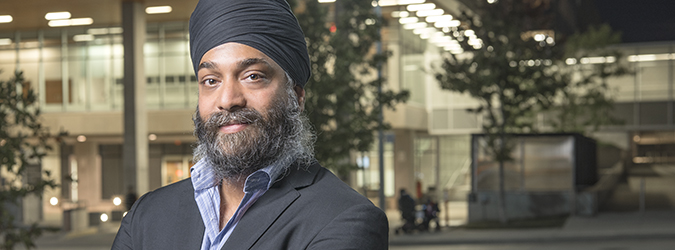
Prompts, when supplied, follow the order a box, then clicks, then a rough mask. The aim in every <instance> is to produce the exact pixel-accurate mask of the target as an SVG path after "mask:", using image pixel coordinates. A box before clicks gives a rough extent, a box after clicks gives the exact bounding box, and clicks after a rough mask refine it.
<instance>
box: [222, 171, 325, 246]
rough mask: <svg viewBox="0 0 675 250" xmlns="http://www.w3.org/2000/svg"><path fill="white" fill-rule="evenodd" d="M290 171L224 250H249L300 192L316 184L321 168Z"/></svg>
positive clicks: (236, 230)
mask: <svg viewBox="0 0 675 250" xmlns="http://www.w3.org/2000/svg"><path fill="white" fill-rule="evenodd" d="M291 168H292V169H289V173H288V175H287V176H285V177H283V178H282V179H281V180H280V181H278V182H276V183H275V184H274V185H272V187H271V188H270V189H269V190H267V192H266V193H265V194H264V195H263V196H261V197H260V199H258V201H256V203H254V204H253V206H251V208H249V210H248V211H247V212H246V213H245V214H244V216H243V217H242V218H241V221H239V224H238V225H237V227H235V228H234V231H232V234H231V235H230V238H229V239H228V240H227V241H226V242H225V244H224V245H223V248H222V249H250V248H251V247H252V246H253V245H254V244H255V243H256V242H257V241H258V240H259V239H260V237H262V235H263V234H264V233H265V232H266V231H267V230H268V229H269V228H270V227H271V226H272V224H273V223H274V222H275V221H276V220H277V218H279V216H281V215H282V214H283V213H284V211H286V208H288V207H289V206H290V205H291V204H293V202H295V201H296V200H297V199H298V198H299V197H300V193H299V192H298V191H297V190H298V189H301V188H303V187H307V186H309V185H312V184H313V183H314V180H315V177H316V175H317V173H318V172H319V170H320V169H321V166H320V165H319V164H318V163H314V164H312V165H310V166H309V167H306V168H297V167H294V166H291Z"/></svg>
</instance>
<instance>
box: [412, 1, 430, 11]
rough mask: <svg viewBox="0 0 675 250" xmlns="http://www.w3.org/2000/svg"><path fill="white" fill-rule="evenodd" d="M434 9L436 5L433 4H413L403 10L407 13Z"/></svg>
mask: <svg viewBox="0 0 675 250" xmlns="http://www.w3.org/2000/svg"><path fill="white" fill-rule="evenodd" d="M435 8H436V5H435V4H433V3H425V4H413V5H408V7H406V8H405V9H407V10H408V11H420V10H433V9H435Z"/></svg>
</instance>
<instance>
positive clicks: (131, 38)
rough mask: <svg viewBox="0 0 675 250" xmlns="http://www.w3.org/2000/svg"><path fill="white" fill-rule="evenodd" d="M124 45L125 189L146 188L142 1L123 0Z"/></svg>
mask: <svg viewBox="0 0 675 250" xmlns="http://www.w3.org/2000/svg"><path fill="white" fill-rule="evenodd" d="M122 28H123V30H124V31H123V34H122V36H123V45H124V145H123V153H122V158H123V160H122V163H123V164H124V180H123V183H124V191H125V192H126V189H127V187H129V186H131V187H133V189H134V190H135V191H136V193H137V194H138V195H142V194H144V193H145V192H147V191H148V139H147V134H148V133H147V132H148V125H147V124H148V123H147V112H146V108H145V97H146V96H145V70H144V67H143V63H144V62H143V59H144V58H143V45H144V44H145V8H144V4H143V2H142V1H139V0H123V1H122Z"/></svg>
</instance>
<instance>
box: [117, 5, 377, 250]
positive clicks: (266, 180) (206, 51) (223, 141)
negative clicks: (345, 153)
mask: <svg viewBox="0 0 675 250" xmlns="http://www.w3.org/2000/svg"><path fill="white" fill-rule="evenodd" d="M190 52H191V56H192V60H193V67H194V69H195V74H196V75H197V79H198V81H199V104H198V107H197V111H196V113H195V116H194V118H193V120H194V122H195V135H196V136H197V138H198V142H197V147H196V148H195V153H194V154H195V159H196V160H198V162H197V163H196V164H195V166H194V167H193V168H192V169H191V178H189V179H186V180H183V181H180V182H178V183H176V184H173V185H169V186H166V187H163V188H160V189H157V190H155V191H153V192H150V193H148V194H146V195H144V196H142V197H141V198H140V199H138V200H137V201H136V203H135V204H134V206H133V207H132V209H131V211H129V213H128V214H127V215H126V216H125V217H124V219H123V220H122V224H121V227H120V229H119V232H118V233H117V236H116V238H115V241H114V243H113V247H112V248H113V249H202V250H206V249H237V250H238V249H265V250H267V249H387V242H388V225H387V219H386V216H385V215H384V213H383V212H382V210H380V209H379V208H377V207H375V206H374V205H373V204H372V203H371V202H370V201H368V200H367V199H366V198H365V197H363V196H361V195H360V194H358V193H356V192H355V191H354V190H353V189H351V188H350V187H349V186H347V185H345V184H344V183H343V182H342V181H340V180H339V179H338V178H337V177H335V176H334V175H333V174H332V173H330V172H329V171H327V170H326V169H325V168H323V167H321V166H320V165H319V164H318V163H317V162H316V160H315V159H314V157H313V142H314V136H313V134H312V132H311V130H310V125H309V123H308V120H307V118H306V117H305V116H304V115H303V114H302V110H303V105H304V96H305V91H304V84H305V83H306V82H307V80H308V79H309V76H310V61H309V57H308V53H307V49H306V44H305V40H304V35H303V33H302V31H301V30H300V27H299V25H298V22H297V20H296V19H295V16H294V15H293V14H292V12H291V10H290V7H289V6H288V4H287V3H286V2H285V1H284V0H201V1H200V2H199V3H198V4H197V7H196V8H195V10H194V12H193V13H192V16H191V18H190Z"/></svg>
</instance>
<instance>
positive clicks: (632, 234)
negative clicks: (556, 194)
mask: <svg viewBox="0 0 675 250" xmlns="http://www.w3.org/2000/svg"><path fill="white" fill-rule="evenodd" d="M118 226H119V223H117V224H115V223H104V224H103V225H101V226H99V227H96V228H91V229H89V230H87V231H83V232H79V233H63V232H62V233H49V234H45V235H44V236H43V237H41V238H39V239H38V240H37V246H38V248H37V249H40V250H65V249H69V250H85V249H86V250H99V249H110V245H111V244H112V241H113V239H114V237H115V231H116V230H117V227H118ZM673 238H675V211H647V212H644V213H639V212H627V213H600V214H598V215H596V216H593V217H579V216H573V217H570V218H568V219H567V221H566V222H565V224H564V226H562V227H561V228H544V229H541V228H539V229H463V228H461V227H452V228H444V229H443V230H441V231H440V232H432V233H415V234H410V235H395V234H393V226H392V234H391V236H390V245H391V246H434V245H435V246H440V245H460V244H461V245H470V244H483V245H484V244H509V243H543V242H579V243H583V242H595V241H611V240H615V239H616V240H626V239H635V240H647V239H649V240H658V239H673ZM17 249H24V248H23V247H19V248H17Z"/></svg>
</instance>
